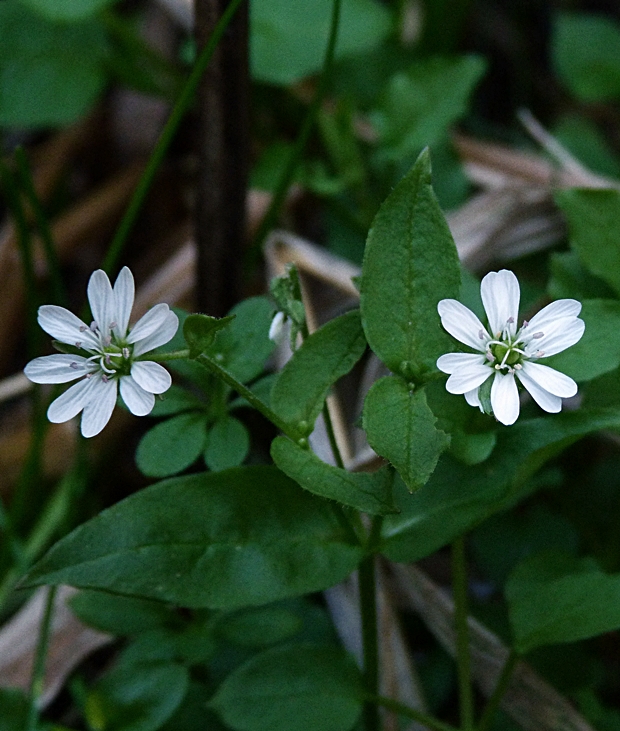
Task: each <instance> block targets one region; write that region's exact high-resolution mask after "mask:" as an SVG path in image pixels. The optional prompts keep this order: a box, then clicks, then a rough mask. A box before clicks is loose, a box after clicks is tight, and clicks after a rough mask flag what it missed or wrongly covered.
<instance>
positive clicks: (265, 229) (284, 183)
mask: <svg viewBox="0 0 620 731" xmlns="http://www.w3.org/2000/svg"><path fill="white" fill-rule="evenodd" d="M341 4H342V0H334V3H333V6H332V18H331V27H330V31H329V40H328V43H327V50H326V51H325V59H324V61H323V69H322V71H321V78H320V80H319V84H318V86H317V90H316V93H315V95H314V98H313V99H312V102H311V103H310V106H309V108H308V111H307V112H306V116H305V118H304V121H303V124H302V128H301V131H300V133H299V136H298V137H297V139H296V140H295V145H294V146H293V149H292V150H291V155H290V157H289V159H288V163H287V165H286V167H285V168H284V171H283V172H282V175H281V177H280V180H279V181H278V185H277V187H276V189H275V192H274V195H273V198H272V200H271V204H270V206H269V209H268V211H267V213H266V214H265V217H264V218H263V220H262V221H261V224H260V226H259V227H258V231H257V232H256V235H255V237H254V241H253V242H252V248H251V252H252V255H253V257H257V256H258V254H259V253H260V250H261V247H262V245H263V243H264V242H265V239H266V238H267V235H268V234H269V232H270V231H271V229H272V228H273V226H274V224H275V222H276V219H277V217H278V215H279V213H280V209H281V208H282V205H283V204H284V201H285V200H286V196H287V194H288V190H289V188H290V186H291V182H292V180H293V177H294V175H295V172H296V170H297V168H298V167H299V163H300V162H301V157H302V155H303V153H304V150H305V148H306V145H307V143H308V139H309V137H310V133H311V132H312V128H313V127H314V125H315V123H316V118H317V115H318V113H319V110H320V108H321V104H322V103H323V99H324V97H325V94H326V92H327V88H328V86H329V82H330V80H331V71H332V66H333V63H334V52H335V49H336V41H337V39H338V27H339V25H340V7H341Z"/></svg>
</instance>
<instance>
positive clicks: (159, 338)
mask: <svg viewBox="0 0 620 731" xmlns="http://www.w3.org/2000/svg"><path fill="white" fill-rule="evenodd" d="M166 307H167V305H166ZM178 329H179V318H178V317H177V316H176V315H175V314H174V312H172V311H169V312H168V316H167V317H166V320H165V321H164V323H163V325H161V327H160V328H159V329H158V330H156V331H155V332H154V333H152V334H151V335H149V336H148V337H146V338H143V339H142V340H140V341H139V342H137V343H136V344H135V345H134V347H133V354H134V356H136V357H137V356H138V355H143V354H144V353H148V352H149V351H150V350H154V349H155V348H159V346H160V345H165V344H166V343H168V342H170V340H172V338H173V337H174V336H175V335H176V332H177V330H178Z"/></svg>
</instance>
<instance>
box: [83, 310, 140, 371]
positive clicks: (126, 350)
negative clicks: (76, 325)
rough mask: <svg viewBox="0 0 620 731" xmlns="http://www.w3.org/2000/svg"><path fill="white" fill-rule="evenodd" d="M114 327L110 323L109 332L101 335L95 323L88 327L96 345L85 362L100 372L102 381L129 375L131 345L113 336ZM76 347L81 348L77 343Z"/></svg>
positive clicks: (114, 324) (113, 323)
mask: <svg viewBox="0 0 620 731" xmlns="http://www.w3.org/2000/svg"><path fill="white" fill-rule="evenodd" d="M115 327H116V323H115V322H112V323H110V329H109V331H108V332H107V333H103V332H102V331H101V330H100V329H99V326H98V325H97V323H96V322H93V323H92V324H91V326H90V330H91V332H92V333H93V334H94V335H95V336H96V338H97V340H98V343H97V346H96V347H95V348H94V350H91V351H90V352H91V353H94V354H93V355H91V356H90V358H88V359H87V361H88V362H89V363H91V364H92V366H95V370H100V371H101V377H102V378H103V380H104V381H109V380H110V379H112V378H120V377H121V376H128V375H130V373H131V364H132V355H133V345H129V344H128V343H126V342H124V341H123V340H121V339H119V338H117V337H116V335H115V334H114V328H115ZM76 345H78V347H80V346H81V344H78V343H76ZM92 366H91V368H92ZM95 370H91V371H90V374H89V375H91V374H92V373H94V372H95Z"/></svg>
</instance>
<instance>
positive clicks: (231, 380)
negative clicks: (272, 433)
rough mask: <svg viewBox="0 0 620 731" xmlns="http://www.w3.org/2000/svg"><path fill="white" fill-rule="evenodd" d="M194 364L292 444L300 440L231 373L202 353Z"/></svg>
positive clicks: (300, 436) (291, 428)
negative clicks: (233, 392)
mask: <svg viewBox="0 0 620 731" xmlns="http://www.w3.org/2000/svg"><path fill="white" fill-rule="evenodd" d="M196 362H197V363H200V364H201V365H203V366H205V367H206V368H208V369H209V370H210V371H211V372H212V373H214V374H215V375H216V376H218V378H221V379H222V381H224V382H225V383H227V384H228V385H229V386H230V387H231V388H233V389H234V390H235V391H236V392H237V393H238V394H239V395H240V396H243V398H244V399H245V400H246V401H247V402H248V403H249V404H250V405H251V406H253V407H254V408H255V409H256V410H257V411H260V413H261V414H262V415H263V416H264V417H265V418H267V419H269V421H270V422H271V423H272V424H274V425H275V426H277V427H278V429H279V430H280V431H281V432H283V433H284V434H286V436H287V437H289V439H292V440H293V441H294V442H298V441H299V440H300V439H301V438H302V436H303V435H302V434H300V433H299V432H298V431H297V430H296V429H294V428H293V427H291V425H290V424H287V423H286V422H285V421H283V420H282V419H281V418H280V417H279V416H278V415H277V414H276V413H275V412H274V411H272V410H271V409H270V408H269V406H267V404H266V403H264V402H263V401H261V400H260V399H259V398H258V396H256V394H254V393H253V392H252V391H250V389H249V388H248V387H247V386H244V385H243V383H241V382H240V381H238V380H237V379H236V378H235V377H234V376H233V375H232V373H229V372H228V371H227V370H225V369H224V368H222V366H221V365H220V364H219V363H217V362H216V361H214V360H213V359H212V358H210V357H209V356H208V355H206V354H205V353H202V354H201V355H199V356H198V357H197V358H196Z"/></svg>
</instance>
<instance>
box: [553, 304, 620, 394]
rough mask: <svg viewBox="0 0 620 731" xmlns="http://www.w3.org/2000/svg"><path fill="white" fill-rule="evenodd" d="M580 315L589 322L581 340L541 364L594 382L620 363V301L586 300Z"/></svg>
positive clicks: (579, 378) (580, 379) (576, 378)
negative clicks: (594, 379)
mask: <svg viewBox="0 0 620 731" xmlns="http://www.w3.org/2000/svg"><path fill="white" fill-rule="evenodd" d="M580 317H581V319H582V320H583V321H584V322H585V324H586V329H585V332H584V334H583V337H582V338H581V340H580V341H579V342H578V343H576V344H575V345H573V346H571V347H570V348H568V349H567V350H564V351H563V352H562V353H558V354H557V355H554V356H552V357H551V358H543V359H542V360H541V363H543V364H544V365H548V366H551V367H552V368H555V369H557V370H558V371H561V372H562V373H566V375H568V376H571V378H574V379H575V380H576V381H591V380H592V379H593V378H597V377H598V376H601V375H603V373H608V372H609V371H613V370H615V369H616V368H617V367H618V366H620V338H619V337H618V333H619V332H620V302H618V301H617V300H586V301H585V302H584V303H583V309H582V310H581V314H580Z"/></svg>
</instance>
